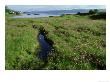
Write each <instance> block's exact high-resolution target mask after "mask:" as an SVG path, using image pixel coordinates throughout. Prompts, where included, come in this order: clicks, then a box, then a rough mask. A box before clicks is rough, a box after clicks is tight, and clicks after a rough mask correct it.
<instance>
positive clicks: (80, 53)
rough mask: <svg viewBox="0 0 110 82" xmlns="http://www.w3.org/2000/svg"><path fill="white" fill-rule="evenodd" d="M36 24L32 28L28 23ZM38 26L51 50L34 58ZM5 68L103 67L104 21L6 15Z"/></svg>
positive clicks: (104, 48) (77, 17) (104, 47)
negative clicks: (42, 30)
mask: <svg viewBox="0 0 110 82" xmlns="http://www.w3.org/2000/svg"><path fill="white" fill-rule="evenodd" d="M33 24H35V25H36V29H33V28H32V25H33ZM41 27H42V28H43V29H44V30H45V31H46V37H47V39H49V40H51V41H53V47H54V50H53V52H51V53H50V54H49V56H48V62H43V61H41V60H40V59H38V55H37V52H38V51H39V49H40V46H39V42H38V40H37V35H38V33H39V29H41ZM5 33H6V38H5V39H6V59H5V60H6V69H72V70H73V69H76V70H77V69H88V70H89V69H105V68H106V39H105V37H106V21H105V20H104V19H96V20H93V19H91V18H90V16H88V15H87V16H79V15H64V16H61V17H49V18H48V17H47V18H40V19H37V18H36V19H12V18H6V31H5Z"/></svg>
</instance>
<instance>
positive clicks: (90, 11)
mask: <svg viewBox="0 0 110 82" xmlns="http://www.w3.org/2000/svg"><path fill="white" fill-rule="evenodd" d="M96 13H98V9H94V10H92V9H91V10H89V14H96Z"/></svg>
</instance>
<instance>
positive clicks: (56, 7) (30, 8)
mask: <svg viewBox="0 0 110 82" xmlns="http://www.w3.org/2000/svg"><path fill="white" fill-rule="evenodd" d="M8 7H9V8H10V9H13V10H17V11H33V10H38V11H48V10H71V9H105V6H104V5H8Z"/></svg>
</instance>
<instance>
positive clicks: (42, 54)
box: [38, 33, 52, 61]
mask: <svg viewBox="0 0 110 82" xmlns="http://www.w3.org/2000/svg"><path fill="white" fill-rule="evenodd" d="M38 41H39V43H40V46H41V50H40V51H39V52H38V55H39V58H40V59H41V60H43V61H47V58H48V54H49V52H50V51H51V50H52V45H51V44H50V43H49V42H48V41H47V40H46V37H45V36H44V34H42V33H39V35H38Z"/></svg>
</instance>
